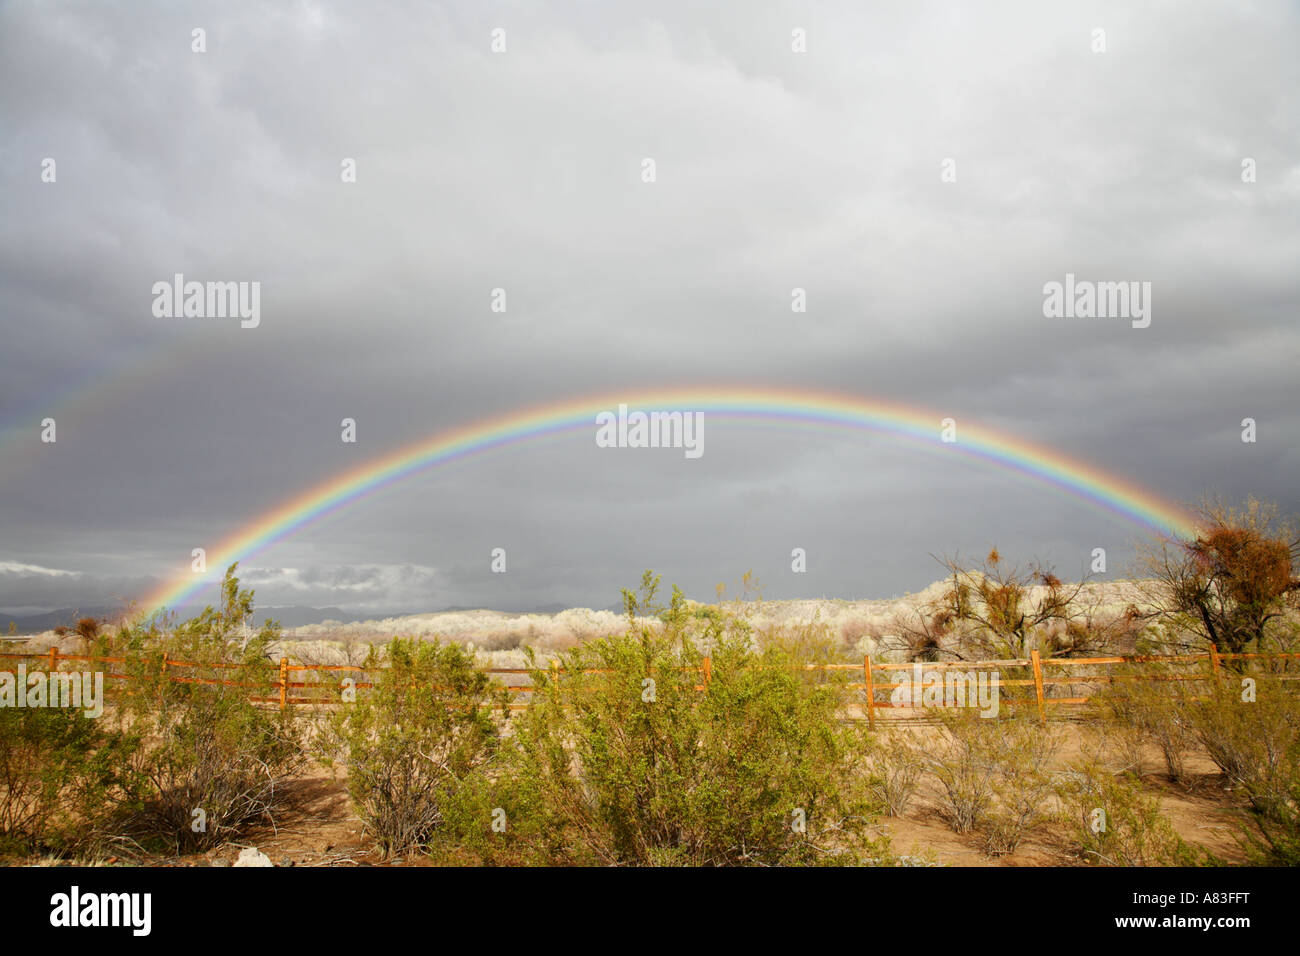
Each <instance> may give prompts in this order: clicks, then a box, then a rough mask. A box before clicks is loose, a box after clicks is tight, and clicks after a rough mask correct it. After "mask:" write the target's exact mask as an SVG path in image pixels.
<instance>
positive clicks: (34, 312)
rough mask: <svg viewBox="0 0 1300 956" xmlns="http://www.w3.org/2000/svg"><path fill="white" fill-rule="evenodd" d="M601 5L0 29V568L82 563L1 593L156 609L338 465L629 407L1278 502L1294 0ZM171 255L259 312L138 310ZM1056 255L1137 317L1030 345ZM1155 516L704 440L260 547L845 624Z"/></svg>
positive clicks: (1067, 324) (153, 12)
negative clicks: (671, 392)
mask: <svg viewBox="0 0 1300 956" xmlns="http://www.w3.org/2000/svg"><path fill="white" fill-rule="evenodd" d="M621 6H622V5H617V4H580V5H573V4H545V3H544V4H527V5H522V4H512V3H504V4H496V5H483V4H469V3H466V4H442V5H428V4H415V3H411V4H402V3H394V4H383V5H378V6H370V7H366V8H361V7H354V6H352V5H348V4H327V3H321V4H316V3H310V2H303V3H300V4H297V5H294V6H284V7H280V8H275V9H269V8H266V7H264V6H260V5H230V4H216V3H210V4H172V3H156V4H130V5H122V6H113V5H101V4H89V3H86V4H70V5H63V6H60V7H58V8H57V9H55V8H50V7H49V6H47V5H40V4H7V5H5V6H4V7H3V8H0V129H2V130H3V133H2V134H0V193H2V194H3V196H4V204H5V215H4V216H3V217H2V218H0V314H2V315H3V316H4V317H5V323H4V347H3V349H0V427H3V428H4V429H5V430H4V431H3V433H0V562H9V563H11V564H14V565H34V566H40V567H45V568H51V569H56V570H67V571H72V572H76V574H75V575H74V576H57V575H55V576H51V575H46V574H41V573H36V572H31V573H27V572H23V573H19V572H5V573H0V606H13V607H17V606H21V607H30V606H45V605H52V604H71V603H107V602H109V601H110V600H112V599H115V598H116V597H117V596H120V595H121V594H123V593H129V594H134V595H138V594H143V593H146V592H147V591H148V590H149V589H150V587H151V586H152V585H153V584H155V583H157V582H158V581H160V580H163V579H164V578H165V577H166V576H168V575H169V574H174V573H176V572H178V571H184V570H185V569H187V568H188V563H189V553H190V549H191V548H193V547H198V546H209V547H211V546H214V543H215V542H217V541H220V540H222V539H223V538H225V537H226V536H227V535H229V534H230V533H232V532H234V531H235V530H237V529H239V528H240V527H242V526H244V525H246V524H247V523H248V522H249V521H250V520H252V519H253V518H255V517H256V516H257V515H259V514H261V513H263V512H264V511H266V510H268V509H270V508H273V507H276V506H277V505H279V504H281V503H283V502H284V501H285V500H287V499H289V498H291V497H293V496H295V495H297V494H298V493H300V492H301V491H302V490H304V489H305V488H307V487H310V486H312V485H313V484H315V483H317V482H319V481H321V480H323V479H324V478H327V477H329V476H331V475H333V474H336V473H338V472H340V471H342V470H345V469H348V468H351V467H354V466H355V465H357V464H358V463H359V461H364V460H366V459H369V458H371V457H372V456H377V455H381V454H383V453H386V452H389V451H392V450H394V449H397V448H399V447H401V446H403V445H404V444H406V443H409V442H411V441H414V440H416V439H418V438H420V437H421V436H426V435H430V434H432V433H434V432H436V431H437V430H439V429H444V428H452V427H458V426H462V425H464V424H466V423H469V422H472V421H474V420H477V419H480V418H485V417H489V416H491V415H496V414H502V413H505V412H508V411H509V410H511V409H515V408H521V407H526V406H531V405H535V404H539V403H542V402H545V401H550V400H556V399H560V398H564V397H568V396H572V395H576V394H584V393H588V392H599V391H609V390H615V389H622V388H626V389H628V390H636V389H639V388H645V387H653V386H659V385H665V386H666V385H674V384H727V383H747V384H766V385H771V386H781V387H791V388H800V387H803V388H824V389H829V390H838V391H844V392H848V393H853V394H862V395H864V396H876V397H880V398H884V399H887V400H890V401H896V402H900V403H912V404H920V405H923V406H925V407H927V408H932V409H934V410H936V411H937V412H940V413H942V414H945V415H951V416H953V417H955V418H957V419H958V420H959V421H966V422H977V423H983V424H986V425H989V426H991V427H995V428H998V429H1000V430H1002V431H1005V432H1008V433H1011V434H1013V435H1017V436H1019V437H1022V438H1024V439H1027V440H1031V441H1036V442H1040V443H1043V444H1046V445H1048V446H1051V447H1053V448H1056V449H1059V450H1061V451H1062V452H1065V453H1067V454H1069V455H1071V456H1073V457H1075V458H1078V459H1082V460H1085V461H1089V462H1092V463H1094V464H1096V465H1097V466H1098V467H1101V468H1104V469H1110V470H1113V471H1115V472H1116V473H1118V474H1120V475H1123V476H1125V477H1127V478H1128V479H1130V480H1132V481H1135V482H1139V483H1141V484H1143V485H1145V486H1147V487H1149V488H1152V489H1154V490H1157V491H1159V492H1161V493H1163V494H1165V495H1166V496H1167V497H1169V498H1172V499H1175V500H1187V499H1191V498H1194V497H1196V496H1197V495H1198V494H1200V493H1202V492H1204V491H1207V490H1211V489H1214V490H1218V491H1220V492H1222V493H1224V494H1226V495H1228V496H1229V497H1241V496H1244V495H1245V494H1247V493H1251V492H1254V493H1258V494H1262V495H1265V496H1268V497H1272V498H1274V499H1277V500H1279V502H1280V503H1281V504H1282V506H1283V507H1284V508H1285V509H1287V510H1290V511H1296V510H1300V497H1297V493H1296V491H1295V488H1294V483H1293V482H1289V481H1288V480H1287V479H1288V477H1289V476H1290V475H1293V474H1294V473H1295V471H1296V467H1297V465H1298V464H1300V462H1297V452H1296V447H1297V439H1300V411H1297V408H1296V403H1295V393H1294V388H1293V385H1292V383H1293V382H1294V379H1295V374H1294V363H1295V356H1296V355H1297V354H1300V328H1297V326H1296V325H1295V323H1294V316H1295V314H1296V309H1297V305H1298V304H1300V289H1298V283H1300V279H1297V275H1298V273H1297V271H1296V269H1295V263H1296V262H1297V261H1300V235H1298V234H1297V232H1296V230H1295V222H1296V221H1297V212H1300V209H1298V208H1297V207H1298V206H1300V165H1297V160H1296V158H1295V157H1296V156H1297V155H1300V149H1298V147H1300V128H1298V126H1297V124H1296V122H1295V117H1296V116H1297V115H1300V109H1298V107H1300V103H1297V92H1296V91H1297V90H1300V62H1298V61H1297V60H1296V58H1295V56H1294V51H1295V49H1296V41H1297V39H1300V17H1298V15H1297V12H1296V9H1295V8H1294V7H1293V6H1288V5H1281V4H1261V5H1254V4H1240V5H1232V6H1229V7H1225V6H1222V5H1214V4H1184V5H1179V6H1178V7H1176V8H1155V7H1136V8H1135V7H1132V6H1131V5H1122V4H1100V5H1095V4H1089V5H1086V6H1085V5H1066V6H1065V7H1061V6H1059V5H1043V4H1033V3H1007V4H997V5H991V6H987V7H981V8H979V9H978V10H977V9H974V8H971V9H967V8H966V7H964V6H962V5H956V4H907V5H901V6H898V7H894V8H890V9H887V10H884V11H869V10H864V9H861V6H862V5H859V4H850V3H843V4H829V5H825V4H819V5H817V6H816V8H815V9H814V8H811V7H808V6H807V5H804V4H787V5H774V6H766V5H765V6H766V8H765V9H764V10H763V11H756V10H754V9H753V8H752V7H753V5H751V4H743V3H739V2H737V3H727V4H718V5H711V9H710V10H709V11H707V12H706V11H700V10H698V9H696V7H697V6H698V5H695V4H689V3H685V2H680V3H678V2H669V3H663V4H658V5H656V6H655V8H654V9H653V11H646V10H641V11H633V10H621V9H620V7H621ZM196 27H202V28H204V29H206V31H207V52H206V53H203V54H196V53H193V52H191V49H190V42H191V39H190V38H191V30H192V29H194V28H196ZM495 27H503V28H504V29H505V30H506V36H507V52H506V53H504V54H498V55H494V54H493V53H492V52H491V51H490V48H489V44H490V31H491V30H492V29H493V28H495ZM1096 27H1102V28H1104V29H1105V30H1106V42H1107V51H1106V52H1105V53H1093V52H1092V51H1091V49H1090V44H1091V42H1092V30H1093V29H1094V28H1096ZM794 28H804V29H806V30H807V31H808V52H807V53H805V54H794V53H792V52H791V51H790V34H791V30H792V29H794ZM45 157H53V158H54V159H55V160H56V161H57V164H58V166H57V169H58V181H57V183H55V184H46V183H42V182H41V181H40V171H41V161H42V160H43V159H44V158H45ZM344 157H354V158H355V159H356V161H357V164H358V181H357V183H356V184H350V185H345V184H343V183H341V182H340V176H339V172H340V162H341V160H342V159H343V158H344ZM645 157H652V158H654V159H655V161H656V163H657V171H658V181H657V182H655V183H654V184H653V185H647V184H643V183H641V182H640V181H639V171H640V164H641V161H642V159H643V158H645ZM949 157H951V158H952V159H953V160H955V163H956V174H957V180H956V182H955V183H943V182H941V181H940V168H941V165H940V164H941V163H942V162H943V160H944V159H945V158H949ZM1245 158H1251V159H1253V160H1254V161H1255V163H1256V165H1257V181H1256V182H1255V183H1253V184H1245V183H1243V182H1242V181H1241V164H1242V161H1243V159H1245ZM178 272H179V273H183V274H185V275H186V276H187V277H189V278H194V279H199V280H209V279H221V280H227V279H228V280H236V281H258V282H260V283H261V287H262V321H261V324H260V326H259V327H258V328H256V329H240V328H239V327H238V322H237V321H235V320H229V321H228V320H213V319H158V318H155V317H154V316H153V315H152V312H151V308H150V306H151V301H152V296H151V292H150V289H151V287H152V284H153V283H154V282H156V281H159V280H166V279H169V278H170V277H171V276H172V275H173V274H175V273H178ZM1067 272H1073V273H1075V274H1077V275H1078V276H1080V277H1081V278H1089V279H1095V280H1141V281H1149V282H1151V283H1152V288H1153V316H1152V324H1151V326H1150V328H1147V329H1140V330H1139V329H1133V328H1131V327H1130V326H1129V323H1128V322H1127V321H1125V320H1123V319H1119V320H1115V319H1105V320H1103V319H1095V320H1087V319H1075V320H1067V319H1047V318H1044V316H1043V314H1042V287H1043V285H1044V283H1046V282H1050V281H1059V280H1061V279H1062V278H1063V277H1064V275H1065V273H1067ZM496 287H504V288H505V289H506V290H507V294H508V297H509V299H508V301H509V308H508V311H507V312H506V313H505V314H498V313H493V312H491V311H490V310H489V294H490V291H491V290H492V289H493V288H496ZM794 287H801V288H805V289H807V294H808V303H809V308H808V312H807V313H806V314H795V313H792V312H791V311H790V294H791V289H792V288H794ZM46 415H55V416H56V417H57V418H58V422H59V426H58V427H59V441H58V443H57V445H53V446H50V445H42V444H41V443H40V442H39V433H38V428H37V426H38V423H39V421H40V419H41V418H43V417H45V416H46ZM345 416H346V417H353V418H355V419H356V420H357V421H358V423H359V428H360V441H359V443H358V445H356V446H345V445H343V444H342V443H340V442H339V440H338V423H339V421H340V419H342V418H343V417H345ZM1245 417H1252V418H1255V419H1256V420H1257V422H1258V423H1259V424H1258V428H1259V441H1258V442H1257V443H1256V444H1254V445H1245V444H1243V443H1241V442H1240V440H1239V438H1238V434H1239V431H1240V422H1241V420H1242V418H1245ZM1139 533H1140V529H1136V528H1134V527H1133V526H1131V525H1128V524H1125V523H1124V522H1122V521H1119V520H1118V519H1116V518H1114V517H1113V516H1108V515H1105V514H1099V513H1098V512H1096V511H1095V510H1092V509H1090V508H1088V507H1086V506H1084V505H1082V504H1081V503H1079V502H1078V501H1076V500H1073V499H1068V498H1063V497H1061V496H1060V495H1059V494H1058V493H1056V492H1054V491H1053V490H1051V489H1050V488H1048V487H1046V486H1043V485H1041V484H1035V483H1032V482H1027V481H1025V480H1024V479H1022V478H1017V477H1016V476H1014V475H1012V474H1009V473H1007V472H1005V471H999V470H996V469H993V468H992V467H990V466H988V465H985V464H981V463H979V462H977V461H974V460H968V459H964V458H962V459H958V460H957V461H954V460H953V457H952V456H943V455H941V454H936V452H935V451H934V450H925V449H919V448H916V447H914V446H907V445H903V444H900V443H899V442H897V441H895V440H891V439H889V438H886V437H884V436H867V435H863V434H856V433H855V434H834V433H826V432H820V431H819V432H815V433H808V434H799V433H796V432H791V431H789V430H785V429H768V430H755V429H752V428H743V427H739V426H729V425H727V424H725V423H721V422H718V423H710V424H709V425H708V431H707V451H706V454H705V456H704V457H703V458H702V459H700V460H698V461H684V460H683V459H682V458H681V457H680V456H677V455H672V454H669V455H653V454H637V453H631V452H627V453H623V452H618V453H609V454H605V453H602V452H601V451H600V450H598V449H596V448H595V447H593V444H592V441H591V435H589V434H585V433H584V434H576V435H571V436H567V437H562V438H557V439H555V440H553V441H550V442H545V443H540V444H535V445H529V446H526V447H521V448H517V449H514V450H511V451H508V452H503V453H500V454H495V455H490V456H486V457H483V458H481V459H478V460H474V461H470V462H465V463H462V464H459V465H456V466H454V467H450V468H446V469H441V470H436V471H434V472H431V473H429V474H427V475H422V476H420V477H417V478H415V479H413V480H411V481H409V482H406V483H403V484H400V485H398V486H395V487H393V488H391V489H388V490H386V491H384V492H382V493H381V494H378V495H375V496H372V497H369V498H367V499H366V500H364V501H363V502H361V503H358V504H357V505H355V506H354V507H352V508H350V509H345V510H344V511H342V512H341V513H339V514H338V515H337V516H334V517H331V518H329V519H327V520H325V521H322V522H319V523H317V524H314V525H313V526H311V527H310V528H308V529H306V530H304V531H303V532H301V533H299V534H297V535H294V536H291V537H289V538H287V539H286V540H284V541H282V542H281V543H279V544H277V545H275V546H273V547H271V548H269V549H267V550H266V551H264V552H262V553H260V554H258V555H256V556H249V557H248V558H247V559H246V561H245V565H246V567H247V571H246V573H247V574H248V575H250V579H252V580H255V583H256V586H257V589H258V596H259V600H266V601H267V602H268V603H274V604H289V603H303V604H307V603H313V604H331V605H339V606H343V607H349V608H351V607H365V608H372V609H381V610H390V609H411V610H415V609H420V608H430V607H441V606H446V605H475V604H479V605H490V606H497V607H520V606H527V605H529V604H537V605H543V604H551V603H566V602H575V603H585V604H597V605H605V604H609V603H612V602H613V601H615V600H616V599H617V589H618V588H619V587H621V586H625V585H628V584H631V583H633V582H634V581H635V579H636V578H637V576H638V574H639V571H640V569H641V568H643V567H646V566H652V567H656V568H659V569H661V570H662V571H664V573H665V575H666V577H668V578H670V579H672V580H677V581H679V582H681V583H682V584H683V585H684V586H685V587H686V588H687V589H688V590H689V591H691V592H692V593H694V594H696V595H698V596H701V597H704V596H708V595H710V594H712V589H713V585H714V584H715V583H716V582H718V581H721V580H730V581H734V580H736V579H737V578H738V577H739V576H740V574H742V573H743V572H744V571H745V570H747V569H751V568H752V569H754V570H755V571H757V572H758V573H759V576H760V578H762V579H764V580H765V581H766V584H767V592H768V593H769V594H770V595H772V596H792V595H807V596H818V595H820V594H828V595H844V596H875V595H888V594H891V593H893V592H896V591H903V590H908V589H916V588H919V587H921V586H923V585H925V584H926V583H928V581H929V580H930V579H931V578H932V577H933V576H934V573H935V568H936V566H935V565H934V564H933V562H932V560H931V558H930V557H929V555H930V554H931V553H932V552H949V553H950V552H953V551H957V550H966V551H972V550H980V549H983V548H986V547H987V546H988V545H989V544H991V543H994V542H996V543H997V544H998V545H999V546H1000V547H1001V548H1002V549H1003V551H1004V552H1006V553H1009V554H1016V555H1024V556H1028V555H1032V554H1038V555H1044V556H1047V557H1049V558H1051V559H1053V560H1055V561H1056V562H1057V563H1058V564H1059V565H1060V566H1061V568H1062V569H1063V570H1065V571H1067V572H1074V571H1076V570H1077V569H1078V568H1079V567H1080V566H1081V564H1082V557H1081V556H1083V555H1086V554H1087V553H1088V552H1089V551H1090V550H1091V548H1092V547H1095V546H1099V544H1101V543H1105V544H1107V545H1108V546H1110V547H1113V548H1114V552H1113V553H1114V554H1115V555H1117V556H1122V555H1124V554H1126V553H1127V548H1128V544H1129V543H1130V542H1131V540H1132V538H1133V537H1134V536H1135V535H1137V534H1139ZM495 547H503V548H505V549H506V550H507V554H508V561H509V570H508V572H507V573H506V574H493V573H492V572H491V570H490V568H489V560H490V554H491V551H492V549H493V548H495ZM793 547H804V548H806V549H807V551H808V554H809V563H808V573H807V574H806V575H804V576H802V577H799V576H795V575H793V574H791V573H790V570H789V553H790V550H791V549H792V548H793ZM1112 560H1114V559H1112Z"/></svg>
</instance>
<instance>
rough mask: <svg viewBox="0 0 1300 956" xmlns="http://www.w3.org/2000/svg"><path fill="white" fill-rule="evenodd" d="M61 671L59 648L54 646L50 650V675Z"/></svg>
mask: <svg viewBox="0 0 1300 956" xmlns="http://www.w3.org/2000/svg"><path fill="white" fill-rule="evenodd" d="M58 669H59V648H58V646H57V645H56V646H54V647H51V648H50V671H49V672H50V673H51V674H53V673H54V672H55V671H57V670H58Z"/></svg>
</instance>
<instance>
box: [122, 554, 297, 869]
mask: <svg viewBox="0 0 1300 956" xmlns="http://www.w3.org/2000/svg"><path fill="white" fill-rule="evenodd" d="M234 570H235V566H234V565H231V567H230V568H229V569H228V570H227V572H226V577H225V580H224V582H223V585H222V606H221V607H220V608H216V609H214V608H212V607H208V608H206V609H205V610H204V611H203V612H202V613H201V614H200V615H198V617H196V618H194V619H192V620H190V621H188V622H186V623H184V624H182V625H180V626H178V627H174V628H167V627H163V626H161V625H160V624H159V622H153V623H152V624H148V625H143V624H142V625H139V626H137V627H136V628H135V629H133V630H132V631H130V632H126V633H122V634H120V635H119V637H118V643H119V645H121V644H125V645H126V646H128V647H130V648H133V649H135V650H136V651H137V653H136V654H133V655H132V656H130V658H129V660H130V661H131V663H130V664H129V665H128V669H129V671H130V672H131V676H132V677H133V678H134V680H133V681H132V682H131V694H130V695H127V696H124V697H123V698H122V701H123V703H122V709H123V711H124V714H125V717H126V719H127V720H128V721H129V724H130V726H131V728H132V731H133V732H134V733H135V734H137V735H139V736H140V737H141V738H142V739H143V746H141V747H140V748H139V749H138V750H136V751H135V752H134V753H133V754H132V755H131V759H130V761H129V766H128V767H127V768H126V769H127V773H126V775H125V781H124V786H125V787H126V793H125V795H124V798H123V800H122V805H121V812H120V818H119V820H118V821H117V823H116V826H117V827H118V828H119V830H120V831H121V835H122V836H125V837H129V838H130V839H131V840H134V841H135V842H137V843H139V844H140V845H141V846H144V847H146V848H162V847H169V848H171V849H174V850H175V851H176V852H183V851H189V850H200V849H206V848H208V847H211V846H215V845H218V844H220V843H222V842H225V841H227V840H229V839H230V838H232V837H234V836H235V835H237V834H238V833H239V832H240V831H241V830H242V829H243V828H244V827H245V826H246V825H248V824H250V823H252V822H253V821H255V820H266V821H269V822H274V820H275V817H276V815H277V814H278V813H280V812H281V811H282V810H283V809H284V807H285V794H284V783H285V782H286V780H287V779H289V778H290V777H292V776H293V775H294V774H295V773H296V772H297V771H298V769H299V768H300V767H301V766H302V765H303V762H304V752H303V747H302V723H301V721H300V719H299V718H298V716H297V715H296V714H295V713H294V712H293V709H292V708H289V709H286V710H284V711H280V710H278V709H277V708H276V707H275V704H276V703H277V702H278V688H277V681H278V677H279V670H278V667H277V666H276V665H275V664H273V663H272V662H271V661H269V660H268V659H267V648H268V645H269V644H270V643H271V642H272V641H273V640H275V639H276V638H278V636H279V631H278V628H277V627H276V626H275V625H274V624H267V625H266V626H264V627H263V628H262V629H261V630H260V631H257V632H253V631H250V630H249V629H247V627H246V626H245V622H246V621H247V619H248V618H249V617H251V615H252V601H253V592H252V591H244V590H240V588H239V581H238V579H237V578H235V577H234ZM139 652H142V653H139ZM164 655H165V656H164ZM168 661H172V662H179V661H184V662H187V663H190V664H193V665H195V666H192V667H177V666H171V665H170V664H168ZM258 698H260V701H261V702H260V703H259V702H257V701H256V699H258Z"/></svg>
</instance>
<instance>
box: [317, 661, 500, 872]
mask: <svg viewBox="0 0 1300 956" xmlns="http://www.w3.org/2000/svg"><path fill="white" fill-rule="evenodd" d="M374 663H375V662H374V661H370V662H367V667H370V666H372V665H373V664H374ZM384 663H385V665H386V666H384V667H383V668H382V669H380V670H378V671H377V672H378V674H379V675H380V676H379V679H378V680H377V682H376V685H375V687H374V688H373V689H372V690H371V691H370V692H369V693H365V694H359V695H358V697H357V699H356V700H355V702H352V703H348V704H345V705H344V706H343V707H342V708H341V709H340V710H338V711H336V712H335V713H334V714H333V715H332V718H331V719H330V721H329V723H328V725H327V728H326V729H325V731H324V733H323V734H322V737H321V741H320V746H321V748H322V750H323V752H324V754H325V755H326V756H327V758H329V759H330V760H333V759H337V760H338V761H340V762H341V763H342V764H343V766H344V767H345V768H346V769H347V775H348V784H347V785H348V793H349V794H350V796H351V797H352V802H353V805H354V806H355V808H356V811H357V814H358V815H359V816H360V818H361V823H362V826H363V827H364V828H365V831H366V833H367V834H369V835H370V836H371V837H372V838H373V839H374V840H375V843H376V845H377V846H378V847H379V849H380V851H381V852H382V853H383V854H384V855H385V856H391V855H393V854H396V853H405V852H407V851H410V850H416V849H423V848H425V847H427V846H428V845H429V843H430V841H431V840H432V839H433V837H434V835H435V834H436V833H437V831H439V829H440V828H441V827H442V826H443V824H444V822H445V821H446V818H447V814H448V807H449V805H450V804H452V803H453V802H454V801H455V800H456V799H457V798H458V796H459V794H460V791H461V790H462V789H463V788H464V787H465V786H466V783H465V781H466V780H467V778H470V777H471V776H473V775H474V774H476V773H480V772H482V770H483V768H484V767H485V765H486V764H487V763H488V761H489V760H490V758H491V757H492V755H493V753H494V752H495V750H496V746H497V728H496V724H495V723H494V721H493V719H492V714H491V709H492V707H493V706H495V707H498V708H500V707H501V706H502V705H503V703H504V699H503V697H502V696H501V694H500V692H499V691H498V692H494V691H493V689H492V686H491V684H490V682H489V680H488V676H487V674H485V673H484V672H483V671H482V670H481V669H479V668H478V667H477V666H476V665H475V661H474V658H473V656H472V655H471V654H470V653H469V652H468V651H467V650H465V649H464V648H463V647H461V645H459V644H435V643H428V642H423V641H419V640H400V639H398V640H394V641H392V642H391V643H390V644H389V645H388V651H387V656H386V660H385V662H384ZM462 815H463V814H462Z"/></svg>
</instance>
